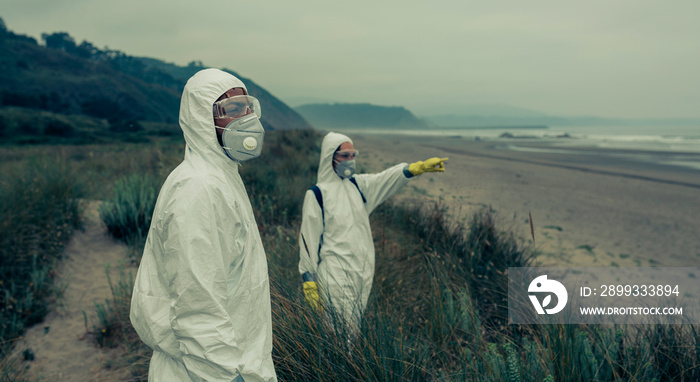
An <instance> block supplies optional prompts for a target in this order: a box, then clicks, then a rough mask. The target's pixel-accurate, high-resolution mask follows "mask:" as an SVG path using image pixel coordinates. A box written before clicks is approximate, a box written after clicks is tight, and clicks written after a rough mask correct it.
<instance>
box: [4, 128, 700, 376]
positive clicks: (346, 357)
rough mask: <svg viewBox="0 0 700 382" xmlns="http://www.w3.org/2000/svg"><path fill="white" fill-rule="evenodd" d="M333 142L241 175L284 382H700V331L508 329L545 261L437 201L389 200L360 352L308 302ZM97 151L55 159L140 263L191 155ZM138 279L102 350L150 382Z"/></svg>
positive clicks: (303, 147)
mask: <svg viewBox="0 0 700 382" xmlns="http://www.w3.org/2000/svg"><path fill="white" fill-rule="evenodd" d="M320 140H321V136H320V135H319V134H318V133H317V132H314V131H286V132H271V133H268V134H267V136H266V142H265V151H264V155H263V156H262V157H261V158H260V159H257V160H255V161H251V162H249V163H245V164H244V165H243V167H242V168H241V174H242V176H243V178H244V182H245V184H246V187H247V188H248V193H249V196H250V198H251V202H252V204H253V208H254V210H255V214H256V219H257V222H258V225H259V228H260V231H261V237H262V239H263V244H264V246H265V250H266V253H267V256H268V263H269V269H270V279H271V293H272V309H273V311H272V318H273V335H274V350H273V357H274V361H275V366H276V369H277V373H278V376H279V378H280V380H285V381H286V380H299V381H330V380H333V381H358V380H360V381H404V380H410V381H438V380H439V381H471V380H494V381H581V380H586V381H589V380H591V381H592V380H599V381H616V380H619V381H653V380H657V381H662V380H672V381H693V380H700V368H698V366H697V365H699V364H700V352H699V351H698V347H699V345H700V338H699V336H698V331H697V328H696V327H695V326H646V327H645V326H642V327H632V326H618V327H613V326H585V325H547V326H536V327H535V326H517V325H508V324H507V323H506V322H507V321H506V320H507V311H506V309H507V305H506V302H507V300H506V298H507V272H506V271H507V268H508V267H509V266H527V265H528V264H530V262H531V260H532V258H533V256H534V255H535V254H534V253H533V252H532V250H531V249H530V248H529V247H528V246H526V245H524V244H523V243H522V242H521V241H520V240H518V239H517V238H516V237H514V235H513V234H511V233H510V232H508V231H505V230H502V229H501V228H499V225H498V223H497V222H498V219H497V216H496V215H495V214H494V213H493V212H492V211H489V210H483V211H481V212H479V213H477V214H475V215H474V216H472V218H471V219H470V220H469V221H468V222H467V224H460V223H457V222H453V221H452V220H450V219H449V218H448V217H447V216H448V214H447V212H448V211H446V210H445V208H444V207H443V206H441V205H440V204H439V203H434V202H430V201H426V200H423V201H416V202H415V203H406V204H403V205H397V204H393V203H391V202H387V203H385V204H384V205H382V206H381V207H380V208H378V209H377V210H376V211H375V212H374V213H373V214H372V216H371V220H372V227H373V233H374V240H375V247H376V249H377V270H376V276H375V283H374V286H373V291H372V295H371V297H370V303H369V306H368V309H367V312H366V315H365V317H364V319H363V321H362V327H361V330H360V333H359V335H358V336H357V337H356V338H354V340H353V341H351V344H349V343H348V341H347V338H348V337H349V336H350V335H349V334H348V333H345V332H344V331H343V329H342V328H343V327H342V326H338V325H332V321H333V320H334V315H333V312H330V314H329V315H328V317H330V318H326V319H324V318H322V317H319V315H318V314H317V313H316V312H314V311H313V310H311V309H309V308H308V307H307V306H306V304H305V303H304V302H303V299H302V296H301V285H300V284H301V283H300V279H299V275H298V273H297V271H296V268H297V259H298V248H297V235H298V231H299V224H300V211H301V205H300V204H301V200H303V193H304V192H305V190H306V189H307V188H308V187H309V186H310V185H312V184H313V183H314V182H315V177H316V170H317V166H318V154H319V151H320V147H319V145H320ZM86 148H87V147H82V148H81V150H77V149H75V148H52V150H57V151H58V152H59V153H60V156H61V157H62V158H64V160H65V162H66V163H67V166H68V167H70V168H72V169H73V170H74V171H75V179H77V181H79V182H80V184H84V188H85V190H86V197H90V198H96V199H102V200H106V201H107V203H106V204H105V205H104V208H103V211H102V214H103V218H104V219H105V221H106V222H107V223H108V226H109V225H110V224H112V223H113V226H114V229H111V231H112V232H113V233H117V235H116V236H118V237H120V238H121V239H122V240H124V241H125V242H126V243H128V244H129V245H130V246H132V248H133V251H132V254H133V255H134V257H133V260H134V261H135V262H138V260H139V259H138V256H139V253H140V251H141V246H142V245H143V244H142V243H143V240H142V239H143V233H144V232H145V231H144V230H145V229H146V228H147V227H148V224H149V223H150V222H149V218H150V216H148V212H147V211H148V208H149V205H150V204H151V203H153V193H154V192H155V190H157V188H158V186H159V185H160V183H161V182H162V181H163V179H164V177H165V176H166V175H167V173H168V172H169V171H170V170H171V169H172V168H173V167H174V166H175V165H177V163H179V161H180V160H181V158H182V150H181V145H180V146H179V145H177V144H174V142H173V141H168V140H165V141H162V142H161V143H159V144H157V145H155V146H154V145H150V146H147V145H138V144H133V145H125V144H122V145H120V146H95V147H94V150H93V148H90V149H88V150H86ZM61 150H63V151H61ZM3 174H4V172H3ZM86 174H92V175H93V176H95V177H97V178H98V179H99V180H98V181H95V180H90V179H91V177H90V176H86ZM136 175H138V176H136ZM69 199H70V198H69ZM150 208H152V207H150ZM24 277H26V275H25V276H24ZM132 280H133V274H130V273H129V272H126V271H125V272H123V273H122V275H121V277H120V279H119V280H111V285H112V287H113V298H112V299H110V300H109V301H106V302H104V303H102V304H98V315H99V317H100V324H99V327H97V328H95V330H94V332H95V333H100V334H99V336H98V343H99V344H100V345H102V346H110V347H120V348H121V349H122V350H123V357H122V359H121V360H118V361H115V362H114V363H112V364H110V365H109V367H119V368H122V367H126V368H130V369H131V371H132V375H133V379H134V380H146V374H147V365H148V358H149V356H150V351H149V349H148V348H146V347H145V346H144V345H143V344H142V343H141V342H140V341H139V340H138V337H137V336H136V335H135V333H134V332H133V329H132V328H131V327H130V325H129V322H128V309H129V299H130V295H131V286H132ZM11 338H12V337H4V338H3V341H8V340H10V339H11Z"/></svg>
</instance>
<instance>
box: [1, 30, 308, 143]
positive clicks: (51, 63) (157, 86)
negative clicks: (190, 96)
mask: <svg viewBox="0 0 700 382" xmlns="http://www.w3.org/2000/svg"><path fill="white" fill-rule="evenodd" d="M42 39H43V40H44V41H45V45H40V44H38V43H37V41H36V40H35V39H34V38H32V37H28V36H24V35H19V34H15V33H13V32H12V31H9V30H7V29H6V27H5V24H4V22H2V20H1V19H0V118H1V119H0V135H4V136H10V135H12V134H14V133H15V132H13V129H17V128H19V127H20V126H26V125H27V123H28V122H26V121H24V122H22V121H20V122H18V121H13V120H10V121H8V119H13V118H14V117H15V116H17V115H19V116H21V115H23V114H26V115H31V114H36V115H43V116H46V115H50V114H53V115H57V116H58V117H55V118H53V120H60V121H62V122H61V123H65V121H67V120H68V119H67V118H68V117H70V118H73V120H75V118H74V117H82V116H87V117H91V118H97V119H103V120H104V121H106V123H107V124H108V126H109V128H110V129H111V130H113V131H114V130H120V129H124V130H125V131H129V129H132V130H138V129H140V126H141V125H143V124H147V123H149V122H150V123H157V124H160V125H161V126H162V125H172V126H171V127H169V128H168V129H173V130H176V132H175V134H179V127H177V124H178V115H179V106H180V96H181V94H182V89H183V87H184V85H185V83H186V81H187V79H188V78H189V77H190V76H191V75H192V74H194V73H196V72H197V71H199V70H201V69H203V68H204V66H203V65H202V63H201V62H200V63H196V62H192V63H190V64H189V65H188V66H186V67H181V66H177V65H174V64H169V63H165V62H163V61H160V60H158V59H154V58H145V57H132V56H128V55H126V54H124V53H122V52H119V51H113V50H100V49H98V48H96V47H95V46H93V45H92V44H91V43H89V42H87V41H83V42H82V43H80V44H76V43H75V41H74V40H73V38H72V37H70V36H69V35H68V34H67V33H65V32H58V33H52V34H43V35H42ZM224 70H227V69H224ZM227 71H229V72H230V73H232V74H234V75H236V76H238V77H239V78H241V80H243V81H244V82H245V83H246V86H247V87H248V91H249V93H250V94H251V95H253V96H255V97H257V98H258V99H259V100H260V103H261V106H262V110H263V116H262V123H263V125H264V126H265V128H267V129H269V130H276V129H279V130H286V129H300V128H311V125H310V124H309V123H308V122H307V121H306V120H305V119H304V118H303V117H302V116H300V115H299V114H298V113H297V112H296V111H294V110H293V109H292V108H290V107H288V106H287V105H285V104H284V103H283V102H282V101H280V100H279V99H277V98H276V97H274V96H273V95H272V94H270V93H269V92H267V91H266V90H265V89H263V88H262V87H260V86H258V85H257V84H256V83H255V82H254V81H252V80H250V79H248V78H244V77H241V76H239V75H237V74H235V73H233V72H232V71H230V70H227ZM18 108H20V109H21V108H24V109H35V110H37V111H36V112H27V113H22V112H21V111H18ZM60 116H66V118H63V117H60ZM69 124H70V123H69ZM8 126H9V127H8ZM64 127H65V126H64ZM25 130H26V129H25ZM59 130H60V129H59ZM18 133H21V132H18ZM59 135H60V134H59Z"/></svg>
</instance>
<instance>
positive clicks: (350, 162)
mask: <svg viewBox="0 0 700 382" xmlns="http://www.w3.org/2000/svg"><path fill="white" fill-rule="evenodd" d="M357 154H358V152H357V151H355V150H342V151H336V152H335V154H333V157H334V158H339V159H345V160H344V161H342V162H341V161H338V160H336V159H333V162H335V173H336V174H338V176H339V177H341V178H343V179H346V178H349V177H351V176H353V175H354V174H355V157H356V156H357Z"/></svg>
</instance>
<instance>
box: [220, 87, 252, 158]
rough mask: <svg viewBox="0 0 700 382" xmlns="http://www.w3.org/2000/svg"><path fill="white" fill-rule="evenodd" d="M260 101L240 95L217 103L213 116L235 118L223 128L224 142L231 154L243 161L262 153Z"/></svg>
mask: <svg viewBox="0 0 700 382" xmlns="http://www.w3.org/2000/svg"><path fill="white" fill-rule="evenodd" d="M261 116H262V113H261V110H260V102H259V101H258V100H257V99H256V98H255V97H251V96H249V95H238V96H233V97H230V98H226V99H223V100H221V101H219V102H216V103H215V104H214V119H233V120H232V121H231V122H229V123H228V124H227V125H226V127H224V128H221V127H217V129H222V130H223V132H222V134H221V143H222V147H223V149H224V151H225V152H226V155H228V157H229V158H231V159H233V160H235V161H238V162H243V161H247V160H250V159H253V158H257V157H259V156H260V154H261V153H262V147H263V140H264V138H265V129H263V126H262V124H261V123H260V117H261Z"/></svg>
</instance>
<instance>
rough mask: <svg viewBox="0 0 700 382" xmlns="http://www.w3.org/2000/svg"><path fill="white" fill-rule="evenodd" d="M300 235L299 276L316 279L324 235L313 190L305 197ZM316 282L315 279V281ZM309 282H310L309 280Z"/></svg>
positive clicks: (321, 216)
mask: <svg viewBox="0 0 700 382" xmlns="http://www.w3.org/2000/svg"><path fill="white" fill-rule="evenodd" d="M301 214H302V216H301V230H300V233H299V274H301V275H302V276H303V275H304V274H305V273H309V274H311V275H312V276H314V277H315V275H316V272H317V270H318V263H319V261H318V250H319V244H320V243H321V235H322V234H323V215H322V211H321V206H320V205H319V204H318V201H317V200H316V195H314V192H313V191H311V190H308V191H306V194H305V195H304V205H303V207H302V212H301ZM314 280H315V279H314ZM307 281H308V280H307Z"/></svg>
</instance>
